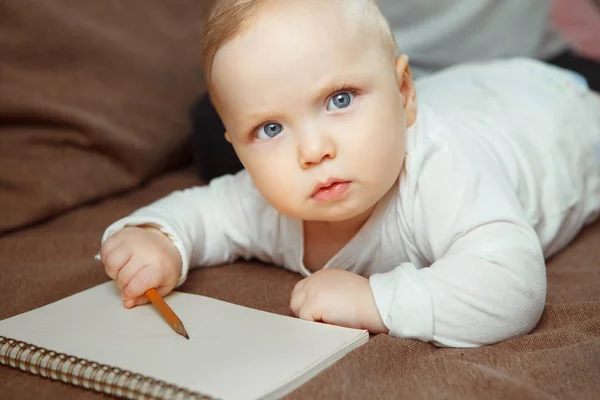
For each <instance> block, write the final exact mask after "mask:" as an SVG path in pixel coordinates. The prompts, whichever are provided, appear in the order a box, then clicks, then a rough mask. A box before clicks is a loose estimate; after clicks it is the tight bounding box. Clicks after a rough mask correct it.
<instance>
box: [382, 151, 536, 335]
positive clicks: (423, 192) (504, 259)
mask: <svg viewBox="0 0 600 400" xmlns="http://www.w3.org/2000/svg"><path fill="white" fill-rule="evenodd" d="M412 195H413V196H414V204H413V207H412V210H411V211H412V216H413V218H414V220H413V223H414V226H413V232H414V234H415V241H416V244H417V247H418V248H419V250H420V253H421V254H422V255H424V256H425V257H426V258H427V259H429V260H431V261H432V262H433V263H432V265H431V266H430V267H429V268H422V269H417V268H416V267H415V266H414V265H413V264H410V263H406V264H403V265H401V266H399V267H397V268H396V269H395V270H393V271H390V272H388V273H383V274H376V275H373V276H371V278H370V283H371V288H372V290H373V295H374V297H375V301H376V304H377V307H378V309H379V312H380V314H381V316H382V319H383V321H384V323H385V324H386V326H387V327H388V328H389V329H390V334H391V335H393V336H399V337H409V338H417V339H421V340H425V341H432V342H434V343H436V344H437V345H441V346H452V347H470V346H479V345H484V344H490V343H494V342H498V341H501V340H504V339H508V338H511V337H514V336H518V335H522V334H525V333H527V332H529V331H530V330H531V329H533V328H534V327H535V325H536V323H537V321H538V320H539V318H540V316H541V313H542V311H543V307H544V302H545V295H546V280H545V263H544V257H543V254H542V250H541V245H540V243H539V241H538V239H537V236H536V234H535V232H534V230H533V228H532V227H531V226H529V224H528V223H527V222H526V220H525V217H524V215H523V211H522V207H521V205H520V204H519V202H518V200H517V198H516V195H515V194H514V191H513V190H512V189H511V187H510V185H509V183H508V182H507V181H506V178H505V176H504V174H503V173H502V171H499V170H495V169H494V164H493V163H492V162H491V160H485V159H478V158H477V156H476V155H475V156H473V155H469V157H467V156H465V155H464V154H461V151H460V149H453V150H452V151H450V150H448V149H445V150H440V151H439V152H438V153H437V154H435V155H433V156H432V157H430V159H428V161H426V164H425V165H424V166H423V167H422V169H421V174H420V178H419V181H418V184H417V185H416V186H415V188H414V191H413V194H412Z"/></svg>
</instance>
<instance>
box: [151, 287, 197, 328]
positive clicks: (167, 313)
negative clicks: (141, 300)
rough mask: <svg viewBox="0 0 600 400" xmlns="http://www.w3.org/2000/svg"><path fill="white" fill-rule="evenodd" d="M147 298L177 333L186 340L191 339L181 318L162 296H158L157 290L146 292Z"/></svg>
mask: <svg viewBox="0 0 600 400" xmlns="http://www.w3.org/2000/svg"><path fill="white" fill-rule="evenodd" d="M146 297H147V298H148V300H150V301H151V302H152V304H154V307H156V309H157V310H158V312H160V314H161V315H162V316H163V318H164V319H165V320H166V321H167V323H168V324H169V325H170V326H171V328H173V330H174V331H175V332H177V333H179V334H180V335H181V336H183V337H184V338H186V339H189V338H190V337H189V336H188V334H187V332H186V331H185V328H184V326H183V323H182V322H181V320H180V319H179V317H178V316H177V315H176V314H175V313H174V312H173V310H171V307H169V305H168V304H167V302H166V301H165V300H164V299H163V298H162V297H161V296H160V294H158V292H157V291H156V289H148V290H147V291H146Z"/></svg>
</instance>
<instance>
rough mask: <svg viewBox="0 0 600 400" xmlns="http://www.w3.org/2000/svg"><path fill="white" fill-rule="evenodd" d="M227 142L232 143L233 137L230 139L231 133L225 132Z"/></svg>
mask: <svg viewBox="0 0 600 400" xmlns="http://www.w3.org/2000/svg"><path fill="white" fill-rule="evenodd" d="M225 140H227V141H228V142H229V143H231V137H229V132H227V131H225Z"/></svg>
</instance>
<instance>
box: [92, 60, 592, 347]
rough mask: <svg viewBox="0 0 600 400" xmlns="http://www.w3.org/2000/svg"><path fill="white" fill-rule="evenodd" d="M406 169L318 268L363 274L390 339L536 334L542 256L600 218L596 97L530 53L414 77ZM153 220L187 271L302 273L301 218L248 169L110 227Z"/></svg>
mask: <svg viewBox="0 0 600 400" xmlns="http://www.w3.org/2000/svg"><path fill="white" fill-rule="evenodd" d="M417 97H418V99H419V111H418V116H417V120H416V122H415V123H414V124H413V126H411V127H410V128H409V129H408V132H407V144H406V148H407V151H406V158H405V166H404V169H403V171H402V173H401V176H400V177H399V179H398V181H397V182H396V184H395V185H394V187H393V188H392V190H391V191H390V192H389V193H388V194H387V195H386V196H385V197H384V198H383V199H382V200H381V201H380V202H379V203H378V205H377V206H376V208H375V211H374V212H373V214H372V216H371V217H370V219H369V220H368V221H367V222H366V224H365V225H364V226H363V227H362V228H361V230H360V231H359V232H358V234H357V235H356V236H355V237H354V238H353V239H352V240H351V241H350V242H349V243H348V244H347V245H346V246H345V247H344V248H342V249H341V250H340V251H339V252H338V253H337V254H336V255H335V256H334V257H333V258H332V259H331V260H329V262H328V263H327V264H326V265H325V267H324V268H339V269H345V270H348V271H352V272H355V273H357V274H361V275H363V276H366V277H369V280H370V285H371V289H372V291H373V296H374V298H375V302H376V304H377V307H378V310H379V312H380V314H381V317H382V319H383V322H384V323H385V325H386V326H387V327H388V328H389V329H390V334H391V335H393V336H397V337H404V338H415V339H420V340H424V341H431V342H433V343H435V344H436V345H439V346H453V347H469V346H479V345H484V344H490V343H494V342H497V341H501V340H504V339H508V338H511V337H514V336H517V335H522V334H525V333H527V332H529V331H530V330H531V329H533V328H534V327H535V325H536V323H537V321H538V320H539V318H540V316H541V313H542V311H543V307H544V302H545V296H546V276H545V263H544V256H546V257H549V256H551V255H552V254H554V253H555V252H557V251H558V250H560V249H561V248H563V247H564V246H565V245H566V244H568V242H569V241H570V240H571V239H572V238H573V237H574V236H575V235H576V234H577V232H578V231H579V230H580V229H581V227H582V226H584V225H585V224H586V223H589V222H591V221H593V220H594V219H596V217H597V216H598V213H599V210H600V100H599V99H598V97H596V96H595V95H594V94H592V93H591V92H590V91H589V90H588V89H587V87H586V85H585V83H584V82H583V81H582V79H581V78H580V77H579V76H578V75H574V74H572V73H570V72H566V71H563V70H559V69H557V68H554V67H551V66H546V65H544V64H541V63H539V62H536V61H532V60H527V59H514V60H508V61H498V62H493V63H487V64H471V65H463V66H457V67H453V68H451V69H448V70H445V71H442V72H440V73H438V74H435V75H432V76H429V77H427V78H423V79H422V80H420V81H418V83H417ZM140 224H153V225H156V226H158V227H160V228H161V230H162V231H163V232H165V233H166V234H167V235H168V236H169V237H170V238H171V239H172V240H173V242H174V243H175V245H176V247H177V248H178V250H179V252H180V254H181V258H182V262H183V269H182V276H181V279H180V281H179V283H182V282H183V281H184V280H185V278H186V276H187V273H188V270H189V268H190V266H192V267H195V266H200V265H203V266H208V265H218V264H224V263H229V262H231V261H233V260H235V259H237V258H247V259H248V258H258V259H260V260H263V261H265V262H268V263H273V264H277V265H281V266H283V267H285V268H287V269H290V270H292V271H295V272H298V273H299V274H301V275H303V276H307V275H309V274H310V272H309V271H308V270H307V269H306V268H305V266H304V265H303V262H302V260H303V258H304V257H303V234H302V222H301V221H299V220H295V219H293V218H290V217H288V216H286V215H282V214H281V213H279V212H278V211H276V210H275V209H273V208H272V207H271V206H270V205H269V204H268V203H267V202H266V201H265V200H264V199H263V198H262V197H261V195H260V194H259V193H258V191H257V190H256V188H255V187H254V185H253V183H252V181H251V179H250V177H249V175H248V174H247V172H246V171H241V172H239V173H238V174H236V175H235V176H224V177H221V178H218V179H215V180H213V181H212V182H211V183H210V184H209V185H207V186H202V187H195V188H190V189H187V190H182V191H178V192H174V193H172V194H171V195H169V196H167V197H165V198H164V199H161V200H159V201H157V202H155V203H153V204H151V205H149V206H147V207H144V208H142V209H140V210H137V211H136V212H134V213H133V214H132V215H131V216H129V217H126V218H124V219H122V220H119V221H117V222H115V223H114V224H112V225H111V226H110V227H109V228H108V229H107V230H106V232H105V234H104V236H103V240H106V238H107V237H108V236H110V235H111V234H113V233H115V232H116V231H118V230H119V229H121V228H122V227H124V226H131V225H140Z"/></svg>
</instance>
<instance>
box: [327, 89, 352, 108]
mask: <svg viewBox="0 0 600 400" xmlns="http://www.w3.org/2000/svg"><path fill="white" fill-rule="evenodd" d="M354 97H355V96H354V95H353V94H352V93H350V92H338V93H336V94H334V95H333V96H331V99H329V103H327V111H333V110H339V109H342V108H346V107H348V106H349V105H350V104H352V100H354Z"/></svg>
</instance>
